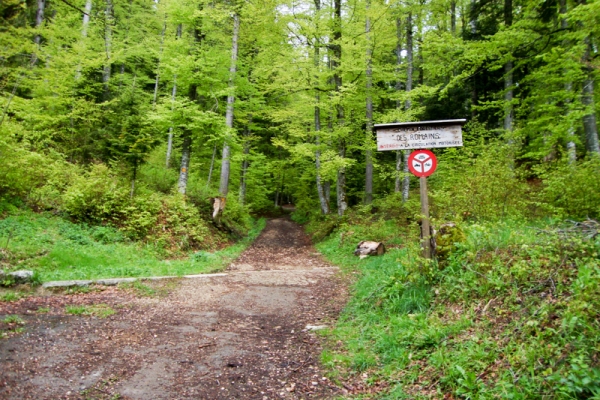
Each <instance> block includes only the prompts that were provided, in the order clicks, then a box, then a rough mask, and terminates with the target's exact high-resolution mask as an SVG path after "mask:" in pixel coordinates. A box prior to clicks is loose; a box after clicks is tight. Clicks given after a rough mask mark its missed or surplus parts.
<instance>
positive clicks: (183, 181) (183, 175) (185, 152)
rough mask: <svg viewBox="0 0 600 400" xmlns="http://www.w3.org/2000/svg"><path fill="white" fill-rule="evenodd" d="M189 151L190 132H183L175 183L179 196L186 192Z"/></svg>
mask: <svg viewBox="0 0 600 400" xmlns="http://www.w3.org/2000/svg"><path fill="white" fill-rule="evenodd" d="M191 149H192V136H191V132H185V134H184V137H183V144H182V146H181V167H180V168H179V181H178V182H177V189H178V190H179V193H181V194H185V193H186V191H187V183H188V174H189V168H190V154H191Z"/></svg>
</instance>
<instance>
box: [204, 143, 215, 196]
mask: <svg viewBox="0 0 600 400" xmlns="http://www.w3.org/2000/svg"><path fill="white" fill-rule="evenodd" d="M216 156H217V145H216V144H215V146H214V147H213V153H212V157H211V159H210V167H209V168H208V178H207V179H206V188H207V189H208V188H209V187H210V180H211V178H212V173H213V168H214V166H215V158H216Z"/></svg>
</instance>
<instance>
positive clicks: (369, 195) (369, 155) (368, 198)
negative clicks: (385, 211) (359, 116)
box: [365, 0, 373, 204]
mask: <svg viewBox="0 0 600 400" xmlns="http://www.w3.org/2000/svg"><path fill="white" fill-rule="evenodd" d="M366 8H367V9H366V21H365V35H366V39H367V54H366V58H367V60H366V61H367V69H366V71H365V76H366V81H367V82H366V95H367V96H366V97H367V98H366V103H367V104H366V106H367V107H366V108H367V110H366V117H367V126H366V128H367V129H366V130H367V132H366V137H365V158H366V160H365V164H366V167H365V204H371V203H372V202H373V150H372V149H371V144H372V142H373V97H372V93H371V90H372V87H373V65H372V62H373V60H372V58H373V49H372V47H371V46H372V44H371V18H370V16H369V11H370V8H371V1H370V0H367V2H366Z"/></svg>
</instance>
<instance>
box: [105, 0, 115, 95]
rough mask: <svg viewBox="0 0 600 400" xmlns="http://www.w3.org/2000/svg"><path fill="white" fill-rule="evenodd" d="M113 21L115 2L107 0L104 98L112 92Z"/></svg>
mask: <svg viewBox="0 0 600 400" xmlns="http://www.w3.org/2000/svg"><path fill="white" fill-rule="evenodd" d="M112 23H113V4H112V0H106V10H105V12H104V51H105V53H106V57H105V60H104V67H103V70H102V84H103V85H104V100H105V101H106V100H108V96H109V94H110V88H109V81H110V74H111V70H110V63H111V52H112Z"/></svg>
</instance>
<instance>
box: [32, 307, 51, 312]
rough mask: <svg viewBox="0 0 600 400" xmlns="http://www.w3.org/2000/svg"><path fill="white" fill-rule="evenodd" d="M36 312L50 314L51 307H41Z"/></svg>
mask: <svg viewBox="0 0 600 400" xmlns="http://www.w3.org/2000/svg"><path fill="white" fill-rule="evenodd" d="M35 312H37V313H38V314H47V313H49V312H50V307H40V308H38V309H37V310H36V311H35Z"/></svg>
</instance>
